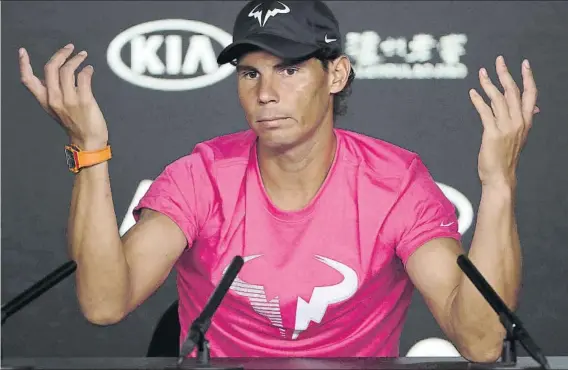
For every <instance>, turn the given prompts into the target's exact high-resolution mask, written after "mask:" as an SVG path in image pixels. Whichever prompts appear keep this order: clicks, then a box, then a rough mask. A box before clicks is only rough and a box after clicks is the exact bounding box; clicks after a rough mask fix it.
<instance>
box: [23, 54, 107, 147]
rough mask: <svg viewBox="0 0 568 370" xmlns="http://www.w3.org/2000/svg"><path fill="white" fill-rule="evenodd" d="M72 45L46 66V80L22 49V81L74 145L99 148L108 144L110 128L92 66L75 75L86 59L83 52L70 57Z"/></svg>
mask: <svg viewBox="0 0 568 370" xmlns="http://www.w3.org/2000/svg"><path fill="white" fill-rule="evenodd" d="M73 49H74V47H73V45H72V44H69V45H67V46H66V47H64V48H62V49H60V50H58V51H57V52H56V53H55V54H54V55H53V56H52V57H51V59H50V60H49V61H48V62H47V64H46V65H45V68H44V71H45V81H42V80H40V79H39V78H38V77H36V76H35V75H34V72H33V69H32V66H31V64H30V57H29V55H28V53H27V51H26V50H25V49H24V48H21V49H20V50H19V59H20V75H21V81H22V83H23V84H24V85H25V86H26V87H27V88H28V90H29V91H30V92H31V93H32V94H33V96H35V98H36V99H37V101H38V102H39V104H40V105H41V106H42V107H43V109H45V111H46V112H47V113H48V114H49V115H50V116H51V117H53V118H54V119H55V120H56V121H57V122H59V124H60V125H61V126H62V127H63V128H64V130H65V131H66V133H67V134H68V135H69V140H70V143H71V144H76V145H78V146H79V148H81V149H83V150H98V149H102V148H104V147H105V146H106V145H107V141H108V129H107V125H106V121H105V119H104V117H103V114H102V112H101V110H100V108H99V106H98V104H97V102H96V100H95V98H94V96H93V92H92V89H91V79H92V76H93V72H94V70H93V67H92V66H86V67H85V68H83V69H82V70H81V72H80V73H78V75H77V77H75V72H76V70H77V68H78V67H79V65H80V64H81V63H82V62H83V61H84V60H85V59H86V58H87V52H86V51H82V52H80V53H78V54H76V55H75V56H73V57H71V58H70V56H71V53H72V52H73Z"/></svg>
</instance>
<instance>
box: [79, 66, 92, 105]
mask: <svg viewBox="0 0 568 370" xmlns="http://www.w3.org/2000/svg"><path fill="white" fill-rule="evenodd" d="M93 73H94V68H93V66H90V65H88V66H86V67H85V68H83V70H82V71H81V72H79V75H78V76H77V93H78V94H79V101H81V102H82V103H87V102H89V101H91V100H92V99H94V97H93V91H92V89H91V80H92V77H93Z"/></svg>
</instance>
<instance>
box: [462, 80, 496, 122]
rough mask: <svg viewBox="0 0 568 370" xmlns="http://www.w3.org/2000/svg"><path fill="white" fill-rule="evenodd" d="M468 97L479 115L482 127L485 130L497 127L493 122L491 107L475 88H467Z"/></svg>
mask: <svg viewBox="0 0 568 370" xmlns="http://www.w3.org/2000/svg"><path fill="white" fill-rule="evenodd" d="M469 97H470V99H471V102H472V103H473V105H474V107H475V109H476V110H477V113H479V117H480V118H481V123H482V124H483V127H484V128H485V129H487V130H494V129H496V128H497V126H496V123H495V116H494V115H493V111H492V110H491V108H490V107H489V106H488V105H487V103H485V101H484V100H483V97H482V96H481V95H480V94H479V93H478V92H477V91H476V90H475V89H471V90H469Z"/></svg>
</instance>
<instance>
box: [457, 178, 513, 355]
mask: <svg viewBox="0 0 568 370" xmlns="http://www.w3.org/2000/svg"><path fill="white" fill-rule="evenodd" d="M514 192H515V189H514V186H513V185H505V184H503V185H499V186H484V187H483V190H482V196H481V202H480V205H479V211H478V218H477V225H476V228H475V233H474V236H473V240H472V244H471V248H470V250H469V253H468V257H469V258H470V259H471V261H472V262H473V263H474V264H475V266H476V267H477V268H478V269H479V271H480V272H481V274H482V275H483V276H484V277H485V278H486V279H487V281H488V282H489V284H490V285H491V286H492V287H493V289H495V291H496V292H497V294H498V295H499V296H500V297H501V298H502V299H503V300H504V301H505V303H506V304H507V306H508V307H509V308H511V309H515V307H516V305H517V292H518V290H519V287H520V282H521V253H520V242H519V236H518V232H517V226H516V219H515V215H514V209H515V202H514ZM451 310H452V312H451V318H452V327H453V329H454V332H455V335H456V340H457V342H458V343H459V345H460V346H461V347H462V348H463V349H464V350H465V352H466V353H467V354H468V355H471V356H475V357H476V358H481V359H487V360H488V361H491V360H493V358H494V357H496V356H498V355H499V353H500V346H501V343H502V340H503V336H504V334H505V329H504V328H503V326H502V325H501V323H500V321H499V318H498V316H497V314H496V313H495V311H494V310H493V309H492V308H491V306H490V305H489V304H488V303H487V301H486V300H485V299H484V298H483V296H482V295H481V294H480V293H479V291H478V290H477V288H476V287H475V286H474V285H473V284H472V283H471V282H470V280H469V279H468V278H467V276H465V275H463V276H462V279H461V281H460V284H459V287H458V290H457V292H456V295H455V298H454V300H453V304H452V308H451Z"/></svg>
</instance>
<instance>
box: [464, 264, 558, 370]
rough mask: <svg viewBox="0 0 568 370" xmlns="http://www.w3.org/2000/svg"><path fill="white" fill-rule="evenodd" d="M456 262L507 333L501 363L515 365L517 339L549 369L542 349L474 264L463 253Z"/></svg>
mask: <svg viewBox="0 0 568 370" xmlns="http://www.w3.org/2000/svg"><path fill="white" fill-rule="evenodd" d="M457 263H458V265H459V267H460V268H461V269H462V271H463V272H464V273H465V274H466V276H467V277H468V278H469V280H470V281H471V282H472V283H473V285H475V287H476V288H477V290H479V292H480V293H481V295H482V296H483V297H484V298H485V300H486V301H487V302H488V303H489V305H490V306H491V307H492V308H493V310H494V311H495V312H496V313H497V315H499V320H500V321H501V323H502V324H503V326H504V327H505V329H506V331H507V335H506V337H505V339H504V341H503V348H502V352H501V363H503V364H504V365H510V366H515V365H516V364H517V349H516V342H517V341H519V342H520V343H521V345H522V346H523V347H524V348H525V350H526V351H527V352H528V353H529V355H530V356H531V357H532V358H533V359H534V360H535V361H536V362H538V363H539V364H540V366H541V367H542V368H543V369H550V365H549V364H548V360H547V359H546V357H545V356H544V354H543V353H542V350H541V349H540V348H539V347H538V346H537V345H536V343H535V342H534V341H533V339H532V338H531V337H530V335H529V333H528V332H527V330H526V329H525V328H524V326H523V323H522V322H521V320H520V319H519V318H518V317H517V316H516V315H515V314H514V313H513V312H512V311H511V310H510V309H509V308H508V307H507V305H506V304H505V302H503V300H502V299H501V297H499V295H498V294H497V292H495V290H494V289H493V288H492V287H491V285H489V283H488V282H487V280H485V278H484V277H483V275H481V273H480V272H479V270H478V269H477V268H476V267H475V265H474V264H473V263H472V262H471V261H470V260H469V259H468V258H467V257H466V256H464V255H460V256H459V257H458V259H457Z"/></svg>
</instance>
